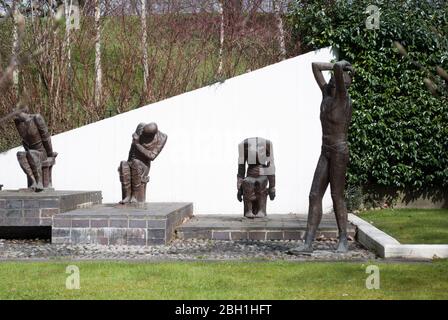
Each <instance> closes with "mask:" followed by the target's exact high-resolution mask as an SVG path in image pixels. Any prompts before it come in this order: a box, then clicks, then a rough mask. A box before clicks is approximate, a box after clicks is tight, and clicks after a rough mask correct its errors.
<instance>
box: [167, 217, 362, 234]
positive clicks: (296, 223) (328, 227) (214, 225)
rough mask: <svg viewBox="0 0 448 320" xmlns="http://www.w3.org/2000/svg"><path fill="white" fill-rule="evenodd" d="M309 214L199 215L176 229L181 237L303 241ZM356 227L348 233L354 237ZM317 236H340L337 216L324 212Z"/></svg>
mask: <svg viewBox="0 0 448 320" xmlns="http://www.w3.org/2000/svg"><path fill="white" fill-rule="evenodd" d="M306 223H307V215H306V214H271V215H268V216H267V217H266V218H260V219H247V218H244V217H242V216H241V215H197V216H194V217H193V218H192V219H190V220H189V221H188V222H186V223H185V224H183V225H181V226H179V227H178V228H177V229H176V235H177V237H178V238H179V239H184V240H186V239H211V240H302V239H303V238H304V236H305V231H306ZM355 232H356V228H355V226H353V225H352V224H349V227H348V233H349V235H350V236H352V237H354V236H355ZM316 236H317V238H319V237H325V238H336V237H337V236H338V228H337V224H336V220H335V218H334V215H330V214H328V215H324V216H323V218H322V222H321V224H320V226H319V229H318V233H317V235H316Z"/></svg>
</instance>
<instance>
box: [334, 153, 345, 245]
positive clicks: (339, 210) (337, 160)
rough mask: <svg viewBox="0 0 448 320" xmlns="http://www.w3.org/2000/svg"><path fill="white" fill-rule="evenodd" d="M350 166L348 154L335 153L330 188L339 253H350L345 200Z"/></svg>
mask: <svg viewBox="0 0 448 320" xmlns="http://www.w3.org/2000/svg"><path fill="white" fill-rule="evenodd" d="M347 164H348V152H347V153H342V152H335V153H334V154H332V158H331V161H330V188H331V199H332V200H333V208H334V212H335V215H336V222H337V224H338V230H339V243H338V247H337V249H336V251H337V252H347V251H348V239H347V220H348V217H347V207H346V205H345V200H344V188H345V174H346V171H347Z"/></svg>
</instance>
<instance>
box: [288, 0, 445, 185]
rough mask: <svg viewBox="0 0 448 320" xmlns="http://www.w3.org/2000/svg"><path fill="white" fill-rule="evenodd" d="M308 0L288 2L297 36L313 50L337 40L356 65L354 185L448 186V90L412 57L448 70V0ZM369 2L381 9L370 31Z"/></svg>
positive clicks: (352, 142)
mask: <svg viewBox="0 0 448 320" xmlns="http://www.w3.org/2000/svg"><path fill="white" fill-rule="evenodd" d="M309 2H310V3H308V4H307V3H306V2H304V1H295V2H293V3H292V5H291V7H290V11H289V23H290V27H291V28H292V29H293V30H294V33H293V34H294V39H295V41H300V42H301V43H302V45H304V46H306V47H307V49H310V50H311V49H317V48H322V47H327V46H333V47H335V48H336V49H337V52H338V53H339V59H346V60H348V61H350V62H352V63H353V65H354V66H355V68H356V69H357V75H356V78H355V80H354V83H353V86H352V88H351V96H352V99H353V103H354V113H353V121H352V124H351V127H350V133H349V136H350V138H349V139H350V148H351V163H350V167H349V173H348V182H349V185H352V186H353V185H379V186H384V187H389V188H390V187H393V188H399V189H407V190H409V189H411V190H418V189H430V188H438V189H440V188H442V189H443V188H446V187H448V99H447V96H448V94H446V95H440V96H433V95H431V93H430V92H429V91H428V90H427V88H426V86H425V84H424V82H423V80H424V78H425V77H428V75H427V74H426V73H425V71H423V69H422V68H421V67H418V66H416V64H413V63H411V62H410V61H411V59H412V60H415V61H418V62H419V63H420V64H421V65H422V66H424V67H427V68H428V70H430V71H431V72H432V73H434V74H435V69H436V66H438V65H440V66H442V67H443V68H444V69H445V70H447V69H448V4H447V3H448V2H447V1H427V0H421V1H417V0H408V1H396V0H394V1H374V0H368V1H363V0H357V1H331V2H329V1H309ZM350 2H353V3H352V4H350ZM370 4H374V5H377V6H378V7H379V8H380V10H381V18H380V29H379V30H367V29H366V26H365V21H366V18H367V16H368V14H366V13H365V10H366V8H367V6H368V5H370ZM394 41H399V42H400V43H402V44H403V45H404V46H405V47H406V49H407V50H408V53H409V58H406V57H403V56H401V55H400V54H399V53H398V51H397V50H396V49H395V47H394V45H393V42H394ZM436 80H437V81H441V79H436ZM316 107H318V106H316Z"/></svg>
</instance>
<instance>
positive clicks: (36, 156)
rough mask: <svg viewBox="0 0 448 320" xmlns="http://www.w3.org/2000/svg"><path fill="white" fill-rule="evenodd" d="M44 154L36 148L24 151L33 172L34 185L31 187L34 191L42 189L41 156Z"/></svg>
mask: <svg viewBox="0 0 448 320" xmlns="http://www.w3.org/2000/svg"><path fill="white" fill-rule="evenodd" d="M43 157H45V155H44V154H43V153H42V152H40V151H37V150H29V151H28V152H27V153H26V158H27V159H28V163H29V164H30V167H31V170H32V171H33V174H34V179H35V180H36V185H35V187H34V188H33V189H34V191H37V192H39V191H42V190H44V185H43V179H42V160H43V159H42V158H43Z"/></svg>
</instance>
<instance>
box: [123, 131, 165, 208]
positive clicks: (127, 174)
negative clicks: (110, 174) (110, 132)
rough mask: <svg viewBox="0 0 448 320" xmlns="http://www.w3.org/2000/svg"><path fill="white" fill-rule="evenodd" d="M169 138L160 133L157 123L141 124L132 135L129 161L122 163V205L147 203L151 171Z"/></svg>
mask: <svg viewBox="0 0 448 320" xmlns="http://www.w3.org/2000/svg"><path fill="white" fill-rule="evenodd" d="M167 138H168V136H167V135H166V134H164V133H162V132H161V131H159V129H158V127H157V124H155V123H153V122H152V123H149V124H145V123H140V124H139V125H138V126H137V129H136V130H135V132H134V134H133V135H132V145H131V149H130V151H129V157H128V160H127V161H122V162H121V163H120V167H119V168H118V172H119V174H120V181H121V190H122V200H121V201H120V203H121V204H125V203H136V202H145V201H146V184H147V183H148V182H149V176H148V175H149V169H150V167H151V161H153V160H154V159H155V158H156V157H157V156H158V155H159V153H160V152H161V151H162V149H163V147H164V146H165V143H166V140H167Z"/></svg>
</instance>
